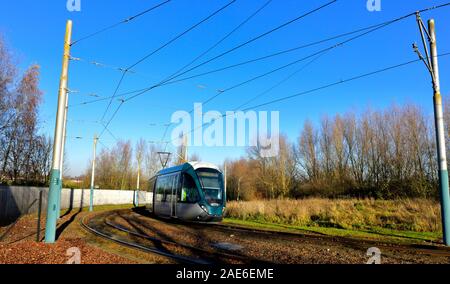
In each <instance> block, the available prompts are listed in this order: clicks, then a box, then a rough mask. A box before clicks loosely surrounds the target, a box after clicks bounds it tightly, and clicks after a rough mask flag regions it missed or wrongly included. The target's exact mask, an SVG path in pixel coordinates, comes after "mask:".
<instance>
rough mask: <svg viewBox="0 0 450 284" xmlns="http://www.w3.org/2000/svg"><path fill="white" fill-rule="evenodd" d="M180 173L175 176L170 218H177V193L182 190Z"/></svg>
mask: <svg viewBox="0 0 450 284" xmlns="http://www.w3.org/2000/svg"><path fill="white" fill-rule="evenodd" d="M180 186H181V183H180V173H177V174H175V175H174V176H173V183H172V194H171V196H170V216H171V217H177V193H178V191H179V190H180V189H179V187H180Z"/></svg>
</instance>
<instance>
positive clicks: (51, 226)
mask: <svg viewBox="0 0 450 284" xmlns="http://www.w3.org/2000/svg"><path fill="white" fill-rule="evenodd" d="M71 38H72V21H71V20H68V21H67V23H66V35H65V38H64V55H63V63H62V71H61V78H60V82H59V93H58V107H57V112H56V125H55V136H54V139H53V157H52V170H51V173H50V186H49V192H48V200H47V220H46V224H45V242H46V243H54V242H55V236H56V220H57V205H58V191H59V188H60V186H61V185H60V184H61V179H60V173H61V170H62V168H61V158H60V155H61V147H62V144H63V140H64V139H63V125H64V108H65V106H66V93H67V79H68V71H69V59H70V43H71Z"/></svg>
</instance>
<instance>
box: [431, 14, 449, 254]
mask: <svg viewBox="0 0 450 284" xmlns="http://www.w3.org/2000/svg"><path fill="white" fill-rule="evenodd" d="M428 31H429V33H430V39H429V41H430V54H431V67H432V68H431V70H432V74H431V75H432V79H433V91H434V96H433V102H434V119H435V128H436V146H437V154H438V167H439V190H440V196H441V215H442V232H443V239H444V243H445V244H446V245H447V246H448V245H450V194H449V186H448V170H447V154H446V151H445V132H444V131H445V130H444V115H443V111H442V97H441V86H440V81H439V64H438V51H437V42H436V29H435V22H434V20H433V19H431V20H429V21H428Z"/></svg>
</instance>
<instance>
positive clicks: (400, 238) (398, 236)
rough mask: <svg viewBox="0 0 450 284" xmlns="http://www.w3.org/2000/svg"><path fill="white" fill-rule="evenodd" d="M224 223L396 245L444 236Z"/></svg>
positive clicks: (369, 230) (435, 240) (372, 229)
mask: <svg viewBox="0 0 450 284" xmlns="http://www.w3.org/2000/svg"><path fill="white" fill-rule="evenodd" d="M223 223H224V224H229V225H234V226H243V227H246V228H254V229H262V230H272V231H278V232H289V233H313V234H314V233H316V234H321V235H327V236H336V237H346V238H358V239H367V240H378V241H384V242H394V243H409V244H416V243H422V242H439V240H440V239H441V238H442V234H441V233H438V232H411V231H398V230H390V229H383V228H367V229H365V230H349V229H339V228H330V227H309V226H296V225H283V224H276V223H268V222H262V221H251V220H239V219H233V218H225V219H224V221H223Z"/></svg>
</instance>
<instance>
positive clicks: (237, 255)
mask: <svg viewBox="0 0 450 284" xmlns="http://www.w3.org/2000/svg"><path fill="white" fill-rule="evenodd" d="M89 217H90V216H86V217H85V218H84V219H83V220H82V224H83V227H85V228H86V229H88V230H89V231H91V232H93V233H95V234H97V235H99V236H102V237H104V238H106V239H109V240H112V241H115V242H117V243H120V244H122V245H126V246H129V247H133V248H136V249H139V250H142V251H146V252H151V253H157V254H160V255H163V256H166V257H169V258H171V259H173V260H175V261H177V262H182V263H195V264H200V263H201V264H212V263H225V264H239V263H242V264H255V263H260V264H267V263H273V262H274V260H272V261H270V260H266V259H267V258H266V257H260V256H259V255H258V254H257V253H256V254H255V253H254V252H253V253H251V252H248V251H247V250H245V251H242V253H241V252H240V251H233V250H223V249H221V248H213V247H212V246H210V245H207V244H211V243H209V242H208V241H206V242H205V241H200V242H198V243H197V242H190V241H188V242H186V241H185V240H184V239H183V238H179V237H177V236H175V237H174V236H171V235H170V233H168V232H167V230H169V232H170V230H171V228H172V230H173V229H174V228H177V230H178V231H184V230H186V229H187V228H189V229H191V230H194V231H196V232H198V233H199V234H200V235H202V234H203V233H204V232H208V233H209V232H216V234H222V235H224V236H234V235H236V236H239V237H238V239H241V238H242V237H244V238H248V237H249V236H251V237H256V238H258V239H260V240H268V241H272V240H278V241H281V242H283V243H284V242H286V243H289V244H291V245H292V244H298V246H299V247H303V246H305V244H306V246H307V244H308V243H310V244H311V243H313V244H314V243H315V244H326V245H324V246H328V247H330V248H332V249H336V248H337V247H341V248H347V249H350V250H353V251H355V250H356V251H359V252H360V253H361V255H364V256H365V255H366V251H367V249H368V248H370V247H377V248H379V249H380V250H381V251H382V252H383V257H385V258H386V259H387V258H389V259H390V260H391V261H392V262H393V263H421V261H422V260H420V259H417V260H416V259H415V257H414V255H415V254H417V255H421V256H426V257H429V258H430V259H432V258H440V259H448V260H450V250H449V249H448V248H445V247H442V246H438V245H430V244H423V245H422V244H416V245H415V244H395V243H386V242H381V241H376V240H361V239H351V238H345V237H334V236H328V235H323V234H311V233H301V232H299V233H291V232H277V231H271V230H259V229H252V228H245V227H241V226H233V225H228V224H199V223H189V224H186V223H184V222H179V221H176V220H165V219H164V221H162V220H161V219H159V218H155V217H154V216H149V215H148V214H146V212H144V214H140V213H139V211H136V210H133V211H129V210H116V211H110V212H106V213H102V214H98V215H97V216H94V217H90V219H89V221H88V222H86V220H87V218H89ZM152 222H154V223H155V222H156V223H158V224H159V225H160V226H162V227H160V228H159V230H156V231H155V227H154V224H153V225H152ZM165 224H166V225H167V227H166V225H165ZM161 228H162V229H161ZM238 239H236V241H238ZM238 242H239V241H238ZM188 243H190V244H188ZM295 246H296V245H295ZM283 251H284V249H283ZM405 255H406V256H407V257H405ZM317 258H320V257H319V256H317ZM263 259H264V260H263ZM422 259H423V258H422ZM275 262H277V260H275ZM277 263H278V262H277Z"/></svg>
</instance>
